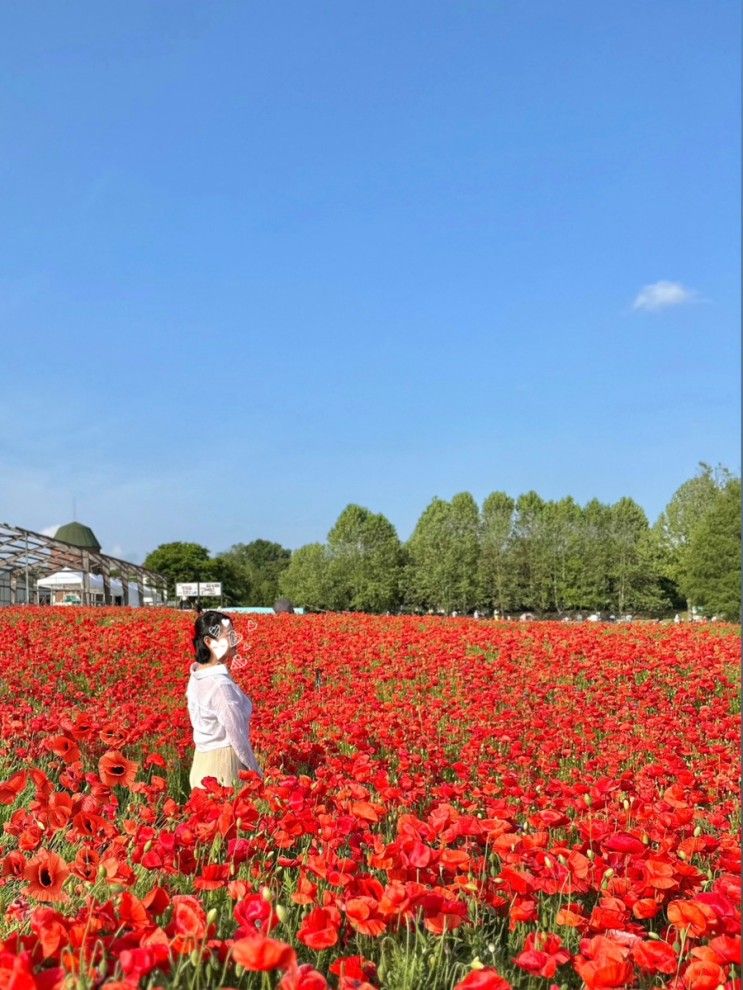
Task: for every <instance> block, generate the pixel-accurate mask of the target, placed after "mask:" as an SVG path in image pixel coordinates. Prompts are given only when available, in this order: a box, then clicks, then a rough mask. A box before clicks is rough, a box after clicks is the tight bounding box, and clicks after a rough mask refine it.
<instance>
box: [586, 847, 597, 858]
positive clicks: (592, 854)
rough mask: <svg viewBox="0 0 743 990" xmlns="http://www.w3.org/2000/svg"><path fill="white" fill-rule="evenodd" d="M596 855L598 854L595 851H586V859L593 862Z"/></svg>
mask: <svg viewBox="0 0 743 990" xmlns="http://www.w3.org/2000/svg"><path fill="white" fill-rule="evenodd" d="M595 855H596V853H595V852H594V851H593V849H586V859H591V860H592V859H593V858H594V856H595Z"/></svg>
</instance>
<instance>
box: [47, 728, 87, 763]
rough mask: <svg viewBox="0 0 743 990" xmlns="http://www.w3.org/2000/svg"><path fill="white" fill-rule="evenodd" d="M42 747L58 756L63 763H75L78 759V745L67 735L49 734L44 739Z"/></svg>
mask: <svg viewBox="0 0 743 990" xmlns="http://www.w3.org/2000/svg"><path fill="white" fill-rule="evenodd" d="M44 749H46V750H48V751H49V752H50V753H54V755H55V756H60V757H61V758H62V759H63V760H64V762H65V763H76V762H77V761H78V760H79V759H80V747H79V746H78V745H77V743H76V742H75V740H74V739H70V738H69V737H68V736H61V735H60V736H49V737H48V738H47V739H45V740H44Z"/></svg>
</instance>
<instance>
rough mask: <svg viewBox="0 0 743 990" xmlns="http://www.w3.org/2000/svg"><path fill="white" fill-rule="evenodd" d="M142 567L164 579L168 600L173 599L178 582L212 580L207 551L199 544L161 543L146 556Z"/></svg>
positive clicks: (210, 564) (210, 562)
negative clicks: (160, 575)
mask: <svg viewBox="0 0 743 990" xmlns="http://www.w3.org/2000/svg"><path fill="white" fill-rule="evenodd" d="M144 566H145V567H147V568H149V569H150V570H152V571H155V572H156V573H157V574H162V575H163V577H164V578H166V580H167V585H168V597H169V598H175V586H176V583H177V582H178V581H211V580H213V571H212V561H211V559H210V557H209V551H208V550H207V548H206V547H203V546H201V544H200V543H183V542H174V543H161V544H160V546H159V547H157V548H156V549H155V550H153V551H152V552H151V553H149V554H147V557H146V558H145V562H144Z"/></svg>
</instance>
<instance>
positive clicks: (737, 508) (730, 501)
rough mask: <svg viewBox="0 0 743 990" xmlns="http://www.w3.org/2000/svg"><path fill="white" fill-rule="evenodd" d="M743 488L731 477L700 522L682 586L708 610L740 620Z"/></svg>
mask: <svg viewBox="0 0 743 990" xmlns="http://www.w3.org/2000/svg"><path fill="white" fill-rule="evenodd" d="M740 541H741V488H740V479H739V478H730V479H729V480H728V481H727V482H726V484H725V486H724V487H723V488H722V489H721V490H718V491H717V493H716V494H715V496H714V498H713V500H712V504H711V505H710V506H709V507H708V509H707V511H706V512H705V513H704V515H703V516H702V519H701V520H700V521H699V522H698V523H697V525H696V526H695V527H694V529H693V530H692V532H691V535H690V537H689V541H688V545H687V549H686V570H685V573H684V576H683V584H682V589H683V590H684V592H685V593H686V595H687V597H688V598H689V599H690V600H691V601H694V602H696V603H697V604H698V605H700V606H701V607H702V608H703V609H704V611H705V612H707V614H712V613H716V614H717V615H720V616H723V617H724V618H726V619H730V620H732V621H739V620H740V605H741V602H740V566H741V561H740Z"/></svg>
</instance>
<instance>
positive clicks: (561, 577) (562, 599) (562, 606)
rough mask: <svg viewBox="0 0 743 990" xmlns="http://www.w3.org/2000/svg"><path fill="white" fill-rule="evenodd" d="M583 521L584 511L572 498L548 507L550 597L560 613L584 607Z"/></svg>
mask: <svg viewBox="0 0 743 990" xmlns="http://www.w3.org/2000/svg"><path fill="white" fill-rule="evenodd" d="M581 518H582V513H581V508H580V506H579V505H578V503H577V502H576V501H575V500H574V499H573V498H571V497H570V496H567V497H566V498H562V499H560V500H559V501H557V502H547V503H546V505H545V507H544V527H545V532H546V543H547V551H548V568H549V583H550V598H551V603H552V607H554V608H555V609H556V611H557V612H558V613H560V614H562V612H564V611H565V610H567V609H570V608H577V607H578V606H579V605H580V599H579V591H578V584H579V580H580V571H581V558H580V537H581Z"/></svg>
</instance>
